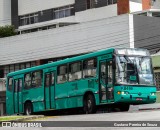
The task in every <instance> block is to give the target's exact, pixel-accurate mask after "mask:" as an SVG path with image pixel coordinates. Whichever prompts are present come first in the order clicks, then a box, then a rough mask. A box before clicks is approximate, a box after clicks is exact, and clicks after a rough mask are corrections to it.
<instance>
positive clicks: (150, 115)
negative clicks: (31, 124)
mask: <svg viewBox="0 0 160 130" xmlns="http://www.w3.org/2000/svg"><path fill="white" fill-rule="evenodd" d="M41 121H54V122H51V123H50V125H51V124H52V125H53V126H56V125H57V126H59V127H52V128H34V129H36V130H43V129H46V130H50V129H52V130H92V129H93V130H101V129H102V130H108V129H113V130H128V129H131V130H132V129H133V130H146V129H147V130H154V129H157V130H158V129H160V127H141V126H142V124H146V125H156V124H157V125H159V126H160V110H153V111H133V112H116V113H97V114H89V115H85V114H84V115H65V116H55V117H53V116H52V117H47V118H44V119H41ZM55 121H58V122H56V123H55ZM66 121H69V122H67V123H66ZM74 121H76V122H74ZM87 121H90V122H87ZM108 121H112V122H108ZM124 121H128V122H124ZM132 121H135V122H132ZM151 121H157V122H151ZM158 121H159V122H158ZM46 123H47V122H46ZM129 123H130V124H129ZM55 124H56V125H55ZM106 124H108V126H114V127H108V126H107V125H106ZM127 124H128V125H137V126H139V125H141V126H139V127H127V126H126V127H115V126H117V125H127ZM73 126H80V127H73ZM93 126H94V127H93ZM101 126H104V127H101ZM3 129H4V130H5V129H6V130H10V129H11V128H3ZM12 129H13V130H19V129H22V128H12ZM28 129H29V128H23V130H28ZM30 129H31V128H30ZM32 129H33V128H32Z"/></svg>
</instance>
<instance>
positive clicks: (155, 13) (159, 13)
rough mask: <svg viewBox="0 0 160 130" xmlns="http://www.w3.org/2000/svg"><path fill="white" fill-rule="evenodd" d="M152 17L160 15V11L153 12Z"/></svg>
mask: <svg viewBox="0 0 160 130" xmlns="http://www.w3.org/2000/svg"><path fill="white" fill-rule="evenodd" d="M152 17H160V12H152Z"/></svg>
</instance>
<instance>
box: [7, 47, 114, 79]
mask: <svg viewBox="0 0 160 130" xmlns="http://www.w3.org/2000/svg"><path fill="white" fill-rule="evenodd" d="M114 50H115V49H113V48H110V49H105V50H100V51H96V52H91V53H88V54H84V55H80V56H76V57H72V58H66V59H64V60H60V61H56V62H51V63H48V64H44V65H39V66H35V67H31V68H27V69H23V70H18V71H15V72H11V73H9V74H8V75H7V77H11V76H14V75H20V74H23V73H27V72H31V71H36V70H41V69H44V68H49V67H54V66H57V65H63V64H66V63H70V62H75V61H78V60H83V59H89V58H91V57H95V56H98V55H103V54H106V53H113V52H114Z"/></svg>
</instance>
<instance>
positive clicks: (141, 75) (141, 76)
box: [116, 55, 154, 85]
mask: <svg viewBox="0 0 160 130" xmlns="http://www.w3.org/2000/svg"><path fill="white" fill-rule="evenodd" d="M116 60H117V67H116V79H117V83H122V84H142V85H153V84H154V82H153V72H152V69H151V59H150V57H133V56H125V55H124V56H117V57H116Z"/></svg>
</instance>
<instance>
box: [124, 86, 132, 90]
mask: <svg viewBox="0 0 160 130" xmlns="http://www.w3.org/2000/svg"><path fill="white" fill-rule="evenodd" d="M122 89H123V90H133V87H131V86H124V87H123V88H122Z"/></svg>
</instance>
